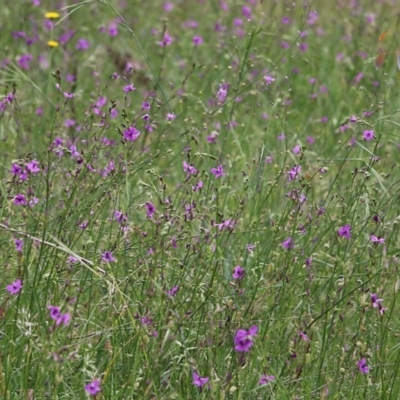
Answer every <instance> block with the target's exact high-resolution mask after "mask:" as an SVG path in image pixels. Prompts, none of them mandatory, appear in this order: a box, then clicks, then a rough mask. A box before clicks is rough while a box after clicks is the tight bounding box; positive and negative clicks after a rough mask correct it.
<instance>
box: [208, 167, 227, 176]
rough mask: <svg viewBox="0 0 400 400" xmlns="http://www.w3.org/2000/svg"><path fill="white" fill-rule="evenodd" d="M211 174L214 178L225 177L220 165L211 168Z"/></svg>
mask: <svg viewBox="0 0 400 400" xmlns="http://www.w3.org/2000/svg"><path fill="white" fill-rule="evenodd" d="M211 173H212V174H213V175H214V176H215V177H216V178H221V177H222V176H224V175H226V174H225V172H224V169H223V168H222V165H218V167H217V168H211Z"/></svg>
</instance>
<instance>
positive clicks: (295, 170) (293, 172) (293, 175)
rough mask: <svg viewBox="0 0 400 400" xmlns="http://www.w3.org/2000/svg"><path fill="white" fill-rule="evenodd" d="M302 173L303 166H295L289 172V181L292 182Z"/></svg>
mask: <svg viewBox="0 0 400 400" xmlns="http://www.w3.org/2000/svg"><path fill="white" fill-rule="evenodd" d="M300 172H301V166H300V165H295V166H294V167H293V168H292V169H291V170H290V171H289V172H288V181H289V182H292V181H294V180H295V179H296V178H298V177H299V176H300Z"/></svg>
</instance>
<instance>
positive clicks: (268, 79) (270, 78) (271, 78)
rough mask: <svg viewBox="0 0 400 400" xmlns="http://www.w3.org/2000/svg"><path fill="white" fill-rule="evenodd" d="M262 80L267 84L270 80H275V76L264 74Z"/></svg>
mask: <svg viewBox="0 0 400 400" xmlns="http://www.w3.org/2000/svg"><path fill="white" fill-rule="evenodd" d="M264 81H265V83H266V84H267V85H268V86H269V85H270V84H271V83H272V82H275V78H273V77H272V76H271V75H265V76H264Z"/></svg>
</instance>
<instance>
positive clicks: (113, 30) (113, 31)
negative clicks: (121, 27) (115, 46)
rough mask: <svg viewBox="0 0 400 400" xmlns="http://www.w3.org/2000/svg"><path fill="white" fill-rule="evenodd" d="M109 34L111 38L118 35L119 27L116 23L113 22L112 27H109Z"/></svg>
mask: <svg viewBox="0 0 400 400" xmlns="http://www.w3.org/2000/svg"><path fill="white" fill-rule="evenodd" d="M108 34H109V35H110V36H111V37H114V36H117V35H118V25H117V23H116V22H111V24H110V26H109V27H108Z"/></svg>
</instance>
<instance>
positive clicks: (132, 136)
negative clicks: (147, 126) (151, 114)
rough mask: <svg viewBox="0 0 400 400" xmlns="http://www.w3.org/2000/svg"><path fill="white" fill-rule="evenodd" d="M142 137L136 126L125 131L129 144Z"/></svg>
mask: <svg viewBox="0 0 400 400" xmlns="http://www.w3.org/2000/svg"><path fill="white" fill-rule="evenodd" d="M139 136H140V131H138V130H137V129H136V128H135V127H134V126H130V127H129V128H128V129H125V130H124V138H125V139H126V140H127V141H128V142H134V141H135V140H136V139H137V138H138V137H139Z"/></svg>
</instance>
